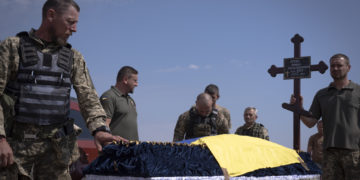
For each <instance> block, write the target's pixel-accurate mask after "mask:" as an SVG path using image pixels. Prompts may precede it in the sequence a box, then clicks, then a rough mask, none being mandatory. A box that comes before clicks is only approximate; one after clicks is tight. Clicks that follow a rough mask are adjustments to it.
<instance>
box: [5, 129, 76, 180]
mask: <svg viewBox="0 0 360 180" xmlns="http://www.w3.org/2000/svg"><path fill="white" fill-rule="evenodd" d="M19 124H20V125H19ZM57 130H58V128H56V127H55V128H54V127H46V128H42V127H40V128H39V126H35V125H28V124H23V123H16V125H15V126H14V128H13V132H12V137H11V138H7V141H8V143H9V144H10V147H11V148H12V151H13V154H14V159H15V162H16V163H14V164H13V165H12V166H10V167H7V168H2V169H0V180H3V179H4V180H5V179H6V180H8V179H10V180H17V179H19V180H22V179H36V180H37V179H39V180H42V179H47V180H48V179H54V180H55V179H65V180H66V179H69V180H71V177H70V173H69V165H70V164H71V162H73V160H72V158H76V157H74V156H73V154H74V153H75V154H77V153H78V151H77V152H74V150H77V148H78V147H77V144H76V136H75V135H67V136H62V137H57V138H55V137H53V138H45V134H46V135H49V136H50V137H52V135H53V134H52V133H54V132H56V131H57ZM29 134H30V135H31V134H34V135H37V136H36V137H35V136H30V135H29ZM26 135H27V136H26ZM77 157H78V156H77Z"/></svg>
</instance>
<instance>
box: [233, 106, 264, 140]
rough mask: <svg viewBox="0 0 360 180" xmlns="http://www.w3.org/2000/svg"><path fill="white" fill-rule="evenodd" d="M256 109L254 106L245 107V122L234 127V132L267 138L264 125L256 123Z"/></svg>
mask: <svg viewBox="0 0 360 180" xmlns="http://www.w3.org/2000/svg"><path fill="white" fill-rule="evenodd" d="M257 117H258V116H257V109H256V108H254V107H247V108H245V111H244V120H245V124H244V125H243V126H241V127H239V128H237V129H236V131H235V134H238V135H246V136H252V137H258V138H262V139H266V140H269V133H268V130H267V129H266V128H265V127H264V125H262V124H260V123H256V122H255V121H256V119H257Z"/></svg>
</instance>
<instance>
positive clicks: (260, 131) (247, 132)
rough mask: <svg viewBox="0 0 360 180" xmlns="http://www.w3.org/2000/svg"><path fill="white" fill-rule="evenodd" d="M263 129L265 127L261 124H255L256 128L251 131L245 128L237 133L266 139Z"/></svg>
mask: <svg viewBox="0 0 360 180" xmlns="http://www.w3.org/2000/svg"><path fill="white" fill-rule="evenodd" d="M263 128H264V125H262V124H261V123H255V124H254V126H253V127H251V128H250V129H246V128H245V127H244V126H243V127H241V128H240V129H239V131H238V132H237V133H239V135H246V136H252V137H259V138H263V139H265V137H264V134H263Z"/></svg>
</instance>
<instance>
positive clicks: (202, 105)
mask: <svg viewBox="0 0 360 180" xmlns="http://www.w3.org/2000/svg"><path fill="white" fill-rule="evenodd" d="M212 105H213V100H212V97H211V96H210V95H209V94H207V93H201V94H199V95H198V96H197V98H196V110H197V112H198V113H199V115H200V116H203V117H206V116H208V115H210V113H211V111H212Z"/></svg>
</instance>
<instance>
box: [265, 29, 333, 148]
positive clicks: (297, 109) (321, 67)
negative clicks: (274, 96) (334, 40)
mask: <svg viewBox="0 0 360 180" xmlns="http://www.w3.org/2000/svg"><path fill="white" fill-rule="evenodd" d="M291 42H292V43H293V44H294V58H300V54H301V43H302V42H304V38H303V37H301V36H300V35H299V34H295V36H294V37H293V38H291ZM284 69H285V68H284V67H276V66H275V65H272V66H271V67H270V68H269V69H268V73H269V74H270V75H271V76H272V77H276V75H277V74H284V73H285V72H284ZM327 69H328V66H327V65H326V64H325V63H324V62H323V61H320V62H319V64H317V65H310V72H311V71H319V72H320V73H321V74H324V73H325V72H326V70H327ZM300 79H301V78H294V96H295V98H296V102H295V104H288V103H283V104H282V107H283V108H284V109H287V110H289V111H292V112H293V117H294V118H293V119H294V120H293V122H294V126H293V132H294V139H293V146H294V149H295V150H297V151H299V150H300V115H304V116H311V113H310V112H308V111H305V110H304V109H303V108H302V107H301V104H300Z"/></svg>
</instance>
